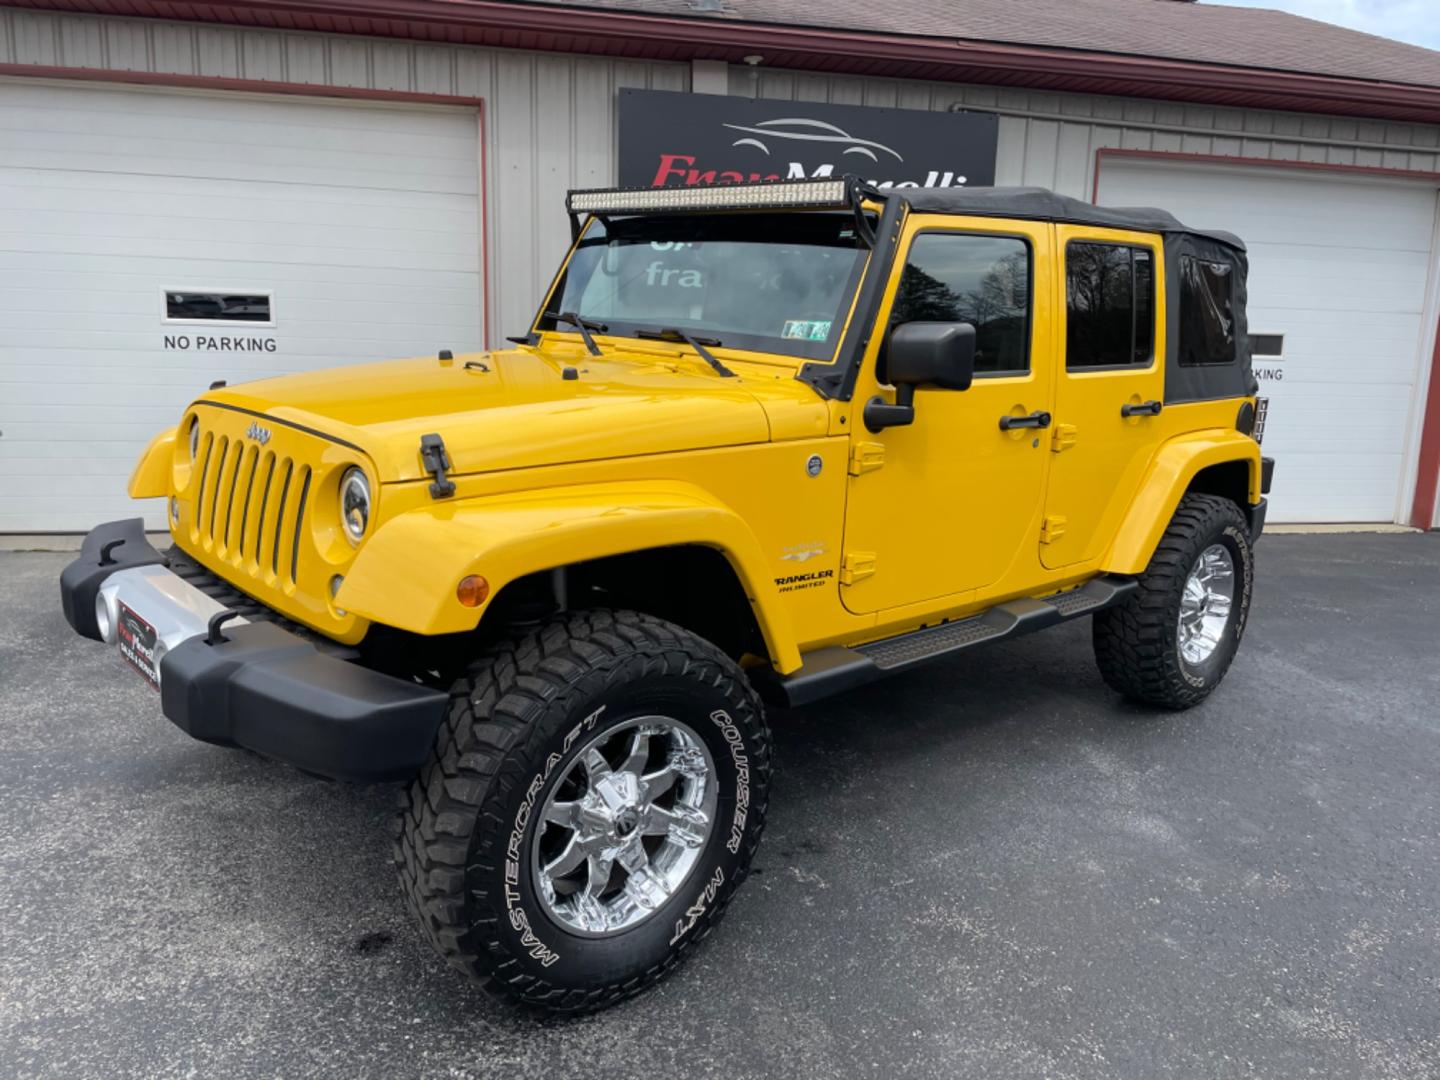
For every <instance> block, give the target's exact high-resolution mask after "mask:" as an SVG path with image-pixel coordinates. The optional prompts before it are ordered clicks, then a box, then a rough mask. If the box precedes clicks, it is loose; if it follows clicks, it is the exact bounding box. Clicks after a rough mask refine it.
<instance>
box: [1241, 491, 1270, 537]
mask: <svg viewBox="0 0 1440 1080" xmlns="http://www.w3.org/2000/svg"><path fill="white" fill-rule="evenodd" d="M1269 510H1270V500H1269V499H1261V500H1260V501H1259V502H1258V503H1256V504H1255V505H1254V506H1252V507H1250V508H1249V509H1248V510H1246V512H1245V517H1246V518H1247V519H1249V522H1250V542H1251V543H1254V542H1255V541H1256V540H1259V539H1260V534H1261V533H1263V532H1264V531H1265V515H1266V513H1268V512H1269Z"/></svg>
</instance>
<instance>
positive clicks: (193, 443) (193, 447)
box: [190, 416, 200, 461]
mask: <svg viewBox="0 0 1440 1080" xmlns="http://www.w3.org/2000/svg"><path fill="white" fill-rule="evenodd" d="M199 453H200V418H199V417H198V416H197V417H196V418H195V419H193V420H191V421H190V460H191V461H194V460H195V457H196V455H197V454H199Z"/></svg>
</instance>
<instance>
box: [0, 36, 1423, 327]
mask: <svg viewBox="0 0 1440 1080" xmlns="http://www.w3.org/2000/svg"><path fill="white" fill-rule="evenodd" d="M0 64H24V65H43V66H55V67H69V68H87V69H94V70H101V71H116V72H145V73H153V74H173V75H183V76H216V77H223V78H232V79H246V80H251V81H253V82H255V83H259V84H263V83H266V82H275V83H291V84H294V83H301V84H307V85H309V84H313V85H315V86H316V87H317V88H321V87H325V86H336V87H361V88H367V89H372V90H379V91H402V92H411V93H428V94H445V95H454V96H459V97H472V98H481V99H484V101H485V103H486V105H485V115H486V135H487V138H486V143H485V152H486V161H487V177H486V181H487V184H486V186H487V199H488V208H489V221H488V231H489V238H490V247H489V251H488V252H487V259H488V268H489V278H490V290H491V310H492V326H491V331H490V333H491V338H492V341H493V340H498V339H499V337H500V336H501V335H503V334H507V333H515V332H518V331H519V330H520V329H522V328H523V326H524V324H525V322H526V321H527V320H528V319H529V317H530V316H531V314H533V308H534V304H535V301H536V298H537V297H538V295H539V293H540V291H541V290H542V289H543V288H544V286H545V285H546V283H547V281H548V277H549V274H550V272H551V271H552V270H553V268H554V264H555V261H556V259H557V257H558V255H559V253H560V252H561V251H563V249H564V246H565V243H566V240H567V238H568V232H567V223H566V221H565V218H564V215H563V213H562V211H561V206H562V201H563V197H564V192H565V190H566V189H567V188H570V187H575V186H586V185H591V184H604V183H608V182H610V181H611V180H612V179H613V177H614V175H615V167H614V154H615V96H616V95H615V91H616V90H617V89H619V88H621V87H637V88H650V89H662V90H688V89H690V86H691V68H690V66H689V65H688V64H669V63H658V62H648V61H617V60H610V59H604V58H591V57H579V56H566V55H557V54H549V53H525V52H515V51H508V50H494V49H481V48H474V47H469V46H452V45H434V44H420V43H413V42H405V41H394V40H389V39H373V38H348V37H339V36H332V35H323V34H313V33H299V32H293V33H292V32H284V31H270V30H244V29H239V28H229V27H216V26H196V25H191V24H186V23H165V22H156V21H152V20H141V19H116V18H102V17H95V16H85V15H66V14H58V13H45V12H33V11H22V10H16V9H5V8H0ZM728 87H729V91H730V93H732V94H737V95H745V96H749V95H757V94H758V95H759V96H761V97H765V98H773V99H777V100H797V101H817V102H835V103H843V104H857V105H890V106H899V107H903V108H915V109H936V110H943V109H949V108H952V107H955V106H960V107H966V108H974V109H980V110H987V111H992V112H997V113H999V114H1000V116H1001V122H1000V148H999V168H998V171H997V182H999V183H1002V184H1016V183H1025V184H1040V185H1043V186H1046V187H1052V188H1054V189H1056V190H1057V191H1061V192H1064V193H1066V194H1069V195H1075V196H1078V197H1081V198H1088V197H1089V196H1090V193H1091V190H1092V185H1093V183H1094V161H1095V151H1096V150H1098V149H1100V148H1102V147H1120V148H1125V149H1135V150H1169V151H1181V152H1186V153H1197V154H1220V155H1238V156H1245V157H1252V158H1257V157H1258V158H1265V159H1271V160H1276V161H1301V162H1319V163H1325V164H1332V165H1370V166H1382V167H1386V168H1394V169H1412V170H1418V171H1427V172H1436V171H1440V127H1436V126H1425V125H1409V124H1392V123H1385V122H1383V121H1363V120H1350V119H1345V118H1340V117H1325V116H1306V115H1301V114H1294V113H1271V112H1258V111H1253V110H1244V109H1217V108H1211V107H1206V106H1189V105H1180V104H1172V103H1166V102H1153V101H1143V100H1132V99H1125V98H1106V97H1095V96H1088V95H1075V94H1058V93H1047V92H1039V91H1026V90H1010V89H998V88H991V87H979V86H962V85H955V84H949V83H926V82H914V81H905V80H895V79H880V78H865V77H854V76H826V75H810V74H802V73H790V72H783V71H769V70H766V69H764V68H763V67H761V68H758V69H750V68H745V67H741V66H738V65H737V66H732V67H731V68H730V70H729V78H728Z"/></svg>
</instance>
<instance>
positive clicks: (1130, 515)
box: [1100, 428, 1260, 574]
mask: <svg viewBox="0 0 1440 1080" xmlns="http://www.w3.org/2000/svg"><path fill="white" fill-rule="evenodd" d="M1230 461H1243V462H1245V463H1246V465H1247V466H1248V468H1249V475H1250V480H1249V485H1248V492H1247V497H1248V499H1249V502H1250V503H1251V504H1252V505H1253V504H1255V503H1258V502H1259V501H1260V444H1259V443H1257V442H1256V441H1255V440H1254V439H1252V438H1250V437H1249V436H1248V435H1242V434H1241V433H1240V432H1238V431H1235V430H1234V429H1232V428H1211V429H1208V430H1205V431H1194V432H1191V433H1189V434H1187V435H1181V436H1179V437H1178V438H1174V439H1171V440H1170V441H1169V442H1167V443H1165V444H1164V445H1163V446H1161V447H1160V450H1159V452H1158V453H1157V454H1156V455H1155V460H1154V461H1152V462H1151V463H1150V469H1149V471H1148V472H1147V473H1146V474H1145V480H1144V482H1143V483H1142V484H1141V486H1140V491H1139V494H1137V495H1136V496H1135V500H1134V502H1132V503H1131V504H1130V509H1129V511H1128V512H1127V513H1126V515H1125V520H1124V522H1123V523H1122V524H1121V526H1120V531H1119V532H1118V533H1117V534H1116V536H1115V543H1114V544H1112V545H1111V548H1110V551H1109V553H1108V554H1107V555H1106V556H1105V558H1104V559H1103V560H1102V561H1101V564H1100V568H1101V569H1102V570H1106V571H1109V572H1110V573H1113V574H1138V573H1141V572H1142V571H1144V569H1145V567H1146V566H1148V565H1149V564H1150V556H1151V555H1153V554H1154V553H1155V548H1156V546H1157V545H1158V544H1159V543H1160V537H1161V536H1162V535H1163V534H1164V532H1165V529H1166V528H1167V527H1168V526H1169V524H1170V518H1171V516H1172V515H1174V513H1175V508H1176V507H1177V506H1179V505H1180V499H1181V497H1183V496H1184V494H1185V492H1186V490H1187V489H1188V488H1189V486H1190V483H1191V481H1193V480H1194V479H1195V476H1196V474H1197V473H1199V472H1200V470H1202V469H1207V468H1209V467H1210V466H1212V465H1223V464H1225V463H1226V462H1230Z"/></svg>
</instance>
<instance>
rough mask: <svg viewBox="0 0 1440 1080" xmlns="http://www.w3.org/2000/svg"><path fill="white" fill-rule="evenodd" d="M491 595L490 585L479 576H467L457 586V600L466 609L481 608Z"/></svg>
mask: <svg viewBox="0 0 1440 1080" xmlns="http://www.w3.org/2000/svg"><path fill="white" fill-rule="evenodd" d="M489 595H490V583H489V582H488V581H486V580H485V579H484V578H483V577H481V576H480V575H479V574H466V575H465V576H464V577H463V578H461V579H460V584H458V585H456V586H455V599H457V600H459V601H460V603H462V604H464V605H465V606H466V607H479V606H480V605H481V604H483V603H484V602H485V598H486V597H487V596H489Z"/></svg>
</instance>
